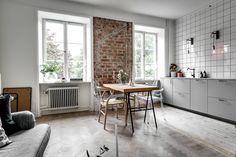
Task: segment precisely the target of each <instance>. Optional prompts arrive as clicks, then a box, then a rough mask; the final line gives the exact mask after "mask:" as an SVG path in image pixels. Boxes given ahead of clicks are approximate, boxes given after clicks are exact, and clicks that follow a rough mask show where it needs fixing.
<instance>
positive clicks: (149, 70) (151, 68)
mask: <svg viewBox="0 0 236 157" xmlns="http://www.w3.org/2000/svg"><path fill="white" fill-rule="evenodd" d="M154 78H155V65H152V64H146V65H145V79H146V80H153V79H154Z"/></svg>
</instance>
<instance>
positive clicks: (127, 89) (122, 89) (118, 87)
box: [103, 84, 159, 93]
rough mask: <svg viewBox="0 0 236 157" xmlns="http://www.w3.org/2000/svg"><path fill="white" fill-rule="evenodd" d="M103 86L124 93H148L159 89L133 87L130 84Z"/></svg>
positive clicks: (140, 85) (147, 86) (142, 85)
mask: <svg viewBox="0 0 236 157" xmlns="http://www.w3.org/2000/svg"><path fill="white" fill-rule="evenodd" d="M103 86H104V87H106V88H109V89H112V90H116V91H120V92H123V93H134V92H147V91H152V90H158V89H159V87H157V86H150V85H144V84H134V85H133V86H130V85H128V84H103Z"/></svg>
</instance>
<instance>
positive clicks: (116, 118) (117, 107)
mask: <svg viewBox="0 0 236 157" xmlns="http://www.w3.org/2000/svg"><path fill="white" fill-rule="evenodd" d="M116 119H118V104H117V105H116Z"/></svg>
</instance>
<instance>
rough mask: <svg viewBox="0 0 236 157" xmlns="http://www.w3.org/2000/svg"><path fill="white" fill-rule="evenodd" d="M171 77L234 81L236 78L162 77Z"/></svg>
mask: <svg viewBox="0 0 236 157" xmlns="http://www.w3.org/2000/svg"><path fill="white" fill-rule="evenodd" d="M162 78H171V79H194V80H232V81H235V80H236V78H192V77H162Z"/></svg>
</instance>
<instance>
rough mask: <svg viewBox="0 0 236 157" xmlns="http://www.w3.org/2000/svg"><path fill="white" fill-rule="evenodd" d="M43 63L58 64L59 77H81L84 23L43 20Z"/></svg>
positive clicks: (83, 51)
mask: <svg viewBox="0 0 236 157" xmlns="http://www.w3.org/2000/svg"><path fill="white" fill-rule="evenodd" d="M43 28H44V30H43V32H44V38H43V39H44V42H43V43H44V52H43V63H50V62H56V63H58V64H59V65H60V71H59V72H58V75H59V77H60V78H62V77H66V78H79V79H82V78H83V69H84V56H86V54H85V53H86V51H85V31H86V30H85V25H84V24H80V23H71V22H65V21H56V20H49V19H45V20H44V27H43Z"/></svg>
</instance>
